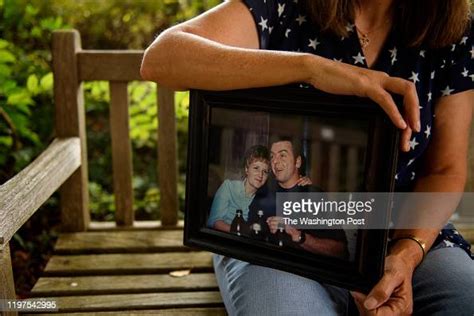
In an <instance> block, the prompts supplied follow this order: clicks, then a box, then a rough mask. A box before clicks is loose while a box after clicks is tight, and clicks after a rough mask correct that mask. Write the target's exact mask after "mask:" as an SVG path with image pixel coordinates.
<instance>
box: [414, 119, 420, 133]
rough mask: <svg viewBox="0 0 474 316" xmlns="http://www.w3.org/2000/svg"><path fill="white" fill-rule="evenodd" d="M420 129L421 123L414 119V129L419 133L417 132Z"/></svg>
mask: <svg viewBox="0 0 474 316" xmlns="http://www.w3.org/2000/svg"><path fill="white" fill-rule="evenodd" d="M420 130H421V124H420V121H416V126H415V131H416V132H418V133H419V132H420Z"/></svg>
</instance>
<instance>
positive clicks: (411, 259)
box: [353, 90, 474, 315]
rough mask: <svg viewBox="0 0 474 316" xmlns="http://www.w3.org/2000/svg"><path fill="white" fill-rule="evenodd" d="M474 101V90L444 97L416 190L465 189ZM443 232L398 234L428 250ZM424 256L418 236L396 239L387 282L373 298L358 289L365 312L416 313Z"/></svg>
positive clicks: (443, 220) (377, 288)
mask: <svg viewBox="0 0 474 316" xmlns="http://www.w3.org/2000/svg"><path fill="white" fill-rule="evenodd" d="M473 100H474V91H473V90H469V91H465V92H462V93H458V94H454V95H452V96H448V97H443V98H441V99H440V100H439V103H438V104H437V105H436V119H435V120H434V128H433V131H434V132H433V138H432V140H431V142H430V144H429V147H428V149H427V152H426V153H425V162H424V166H425V168H424V170H423V173H422V176H421V177H420V178H419V179H418V180H417V182H416V185H415V191H416V192H463V191H464V185H465V182H466V175H467V159H466V158H467V151H468V145H469V130H470V126H471V119H472V113H473V110H472V108H473V105H474V104H473V103H474V102H473ZM454 210H455V208H453V209H446V210H444V214H441V215H442V216H438V219H437V220H438V221H439V223H437V224H439V226H440V227H442V226H443V224H445V223H446V222H447V221H448V219H449V218H450V217H451V215H452V212H453V211H454ZM434 226H436V225H434ZM438 233H439V230H437V229H411V230H399V231H395V233H394V236H393V237H394V238H397V237H401V236H407V235H413V236H416V237H417V238H419V239H421V240H423V241H424V242H425V243H426V251H428V250H429V249H430V247H431V246H432V245H433V242H434V241H435V239H436V237H437V235H438ZM422 257H423V253H422V251H421V249H420V246H419V245H417V244H416V242H414V241H412V240H400V241H398V242H396V243H395V244H394V245H393V247H391V249H390V253H389V255H388V256H387V258H386V266H385V272H384V276H383V278H382V280H381V281H380V282H379V283H378V284H377V285H376V286H375V287H374V288H373V290H372V291H371V292H370V293H369V295H368V296H367V298H366V297H365V296H364V295H361V294H354V293H353V295H354V297H355V299H356V301H357V303H358V306H359V308H361V309H363V310H365V311H367V310H375V311H376V313H374V315H379V314H380V315H395V314H397V313H401V312H404V313H410V312H411V311H412V307H413V301H412V288H411V286H412V285H411V282H412V275H413V272H414V270H415V268H416V266H417V265H418V264H419V263H420V262H421V260H422ZM371 298H373V299H371ZM364 303H365V307H364V306H363V305H364Z"/></svg>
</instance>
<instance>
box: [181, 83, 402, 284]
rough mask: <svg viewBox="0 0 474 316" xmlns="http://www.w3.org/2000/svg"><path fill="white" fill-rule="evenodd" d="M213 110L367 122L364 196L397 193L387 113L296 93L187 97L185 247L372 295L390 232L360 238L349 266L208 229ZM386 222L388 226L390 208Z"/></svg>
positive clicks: (349, 100)
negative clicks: (353, 258) (208, 190)
mask: <svg viewBox="0 0 474 316" xmlns="http://www.w3.org/2000/svg"><path fill="white" fill-rule="evenodd" d="M216 109H232V110H236V111H244V112H245V111H259V112H265V113H270V114H279V115H293V116H295V115H296V116H301V117H333V118H344V119H348V120H352V119H353V120H358V119H359V120H360V119H364V120H368V122H370V133H368V140H367V149H366V155H365V167H364V168H365V170H364V190H366V191H368V192H392V191H393V189H394V176H395V170H396V163H397V157H398V149H397V147H398V139H399V133H398V131H397V129H396V128H395V127H394V125H393V123H391V122H390V120H389V119H388V117H387V115H386V114H385V113H384V112H383V110H382V109H381V108H380V107H379V106H378V105H377V104H375V103H374V102H372V101H370V100H369V99H364V98H358V97H352V96H335V95H329V94H325V93H321V92H319V91H317V90H315V89H312V88H307V89H305V88H299V87H293V86H291V87H290V86H284V87H272V88H260V89H245V90H233V91H220V92H218V91H202V90H192V91H191V94H190V115H189V144H188V163H187V178H186V202H185V226H184V244H185V245H187V246H190V247H196V248H199V249H204V250H208V251H211V252H214V253H217V254H221V255H225V256H229V257H234V258H237V259H240V260H243V261H247V262H250V263H253V264H257V265H262V266H267V267H271V268H275V269H279V270H283V271H287V272H291V273H295V274H298V275H301V276H304V277H307V278H311V279H314V280H317V281H320V282H323V283H327V284H332V285H335V286H340V287H344V288H347V289H350V290H358V291H362V292H365V293H367V292H368V291H370V289H371V288H372V287H373V286H374V285H375V284H376V283H377V282H378V281H379V280H380V278H381V276H382V274H383V268H384V258H385V255H386V247H387V239H388V229H373V230H360V231H358V234H357V255H356V257H355V260H354V261H353V262H351V264H348V262H347V261H346V260H342V259H338V258H332V257H326V256H317V255H313V256H305V255H304V254H301V253H295V252H291V251H287V250H283V249H282V250H277V251H276V250H275V249H274V248H273V247H270V246H268V247H267V246H265V245H262V244H259V243H254V242H252V241H250V240H245V239H242V238H240V237H238V236H235V235H230V234H228V233H224V232H220V231H216V230H213V229H210V228H207V227H206V220H207V216H208V213H209V200H208V196H207V188H208V174H209V160H208V159H209V155H210V153H211V152H212V150H214V149H213V148H209V141H210V139H209V137H210V127H211V126H210V124H211V113H214V112H213V111H215V110H216ZM381 216H382V217H383V218H382V220H384V221H385V222H387V223H388V219H389V218H390V206H389V205H387V212H386V213H385V214H382V215H381ZM387 227H388V224H387Z"/></svg>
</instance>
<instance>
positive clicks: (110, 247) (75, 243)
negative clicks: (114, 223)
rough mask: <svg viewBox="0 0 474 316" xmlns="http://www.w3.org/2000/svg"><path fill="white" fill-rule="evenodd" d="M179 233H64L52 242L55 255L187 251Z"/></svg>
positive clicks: (181, 232)
mask: <svg viewBox="0 0 474 316" xmlns="http://www.w3.org/2000/svg"><path fill="white" fill-rule="evenodd" d="M189 250H192V249H191V248H188V247H185V246H184V245H183V230H182V229H176V230H149V231H103V232H86V233H64V234H61V235H60V236H59V238H58V241H57V242H56V247H55V252H56V253H57V254H85V253H114V252H115V253H117V252H122V253H137V252H142V253H145V252H164V251H167V252H169V251H189Z"/></svg>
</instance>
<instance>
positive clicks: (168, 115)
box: [158, 87, 178, 226]
mask: <svg viewBox="0 0 474 316" xmlns="http://www.w3.org/2000/svg"><path fill="white" fill-rule="evenodd" d="M176 144H177V137H176V122H175V110H174V92H173V91H171V90H169V89H166V88H164V87H158V181H159V186H160V199H161V203H160V210H161V224H162V225H163V226H172V225H176V224H177V222H178V192H177V191H178V188H177V178H178V168H177V161H176V159H177V155H176V147H177V146H176Z"/></svg>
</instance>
